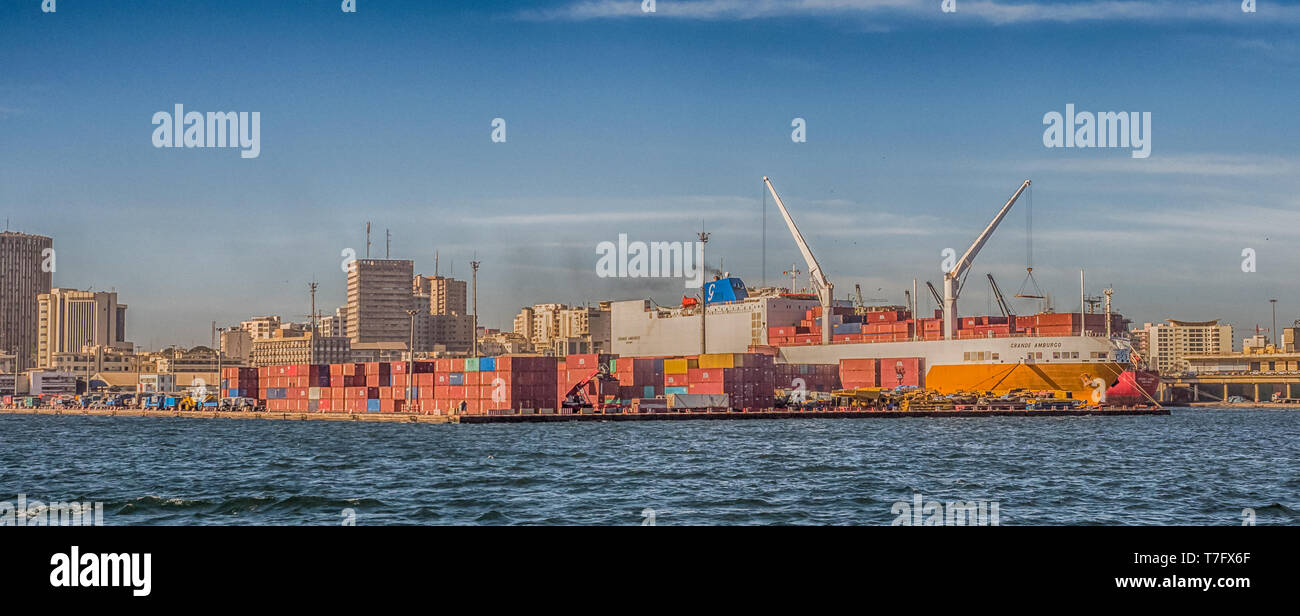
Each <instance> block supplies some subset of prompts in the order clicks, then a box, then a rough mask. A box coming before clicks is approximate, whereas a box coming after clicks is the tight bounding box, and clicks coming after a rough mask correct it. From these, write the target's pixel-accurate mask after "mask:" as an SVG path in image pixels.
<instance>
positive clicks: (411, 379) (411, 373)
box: [406, 308, 420, 408]
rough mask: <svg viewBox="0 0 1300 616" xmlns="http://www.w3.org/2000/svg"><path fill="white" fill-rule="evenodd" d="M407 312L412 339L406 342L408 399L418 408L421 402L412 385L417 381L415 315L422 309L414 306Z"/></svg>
mask: <svg viewBox="0 0 1300 616" xmlns="http://www.w3.org/2000/svg"><path fill="white" fill-rule="evenodd" d="M406 314H408V315H410V317H411V340H410V342H408V343H407V344H406V401H407V402H408V403H412V402H413V403H415V404H414V406H416V407H417V408H418V407H419V403H418V402H417V401H416V396H415V393H414V391H415V388H414V387H412V385H413V384H414V383H415V315H417V314H420V311H419V310H415V309H413V308H412V309H410V310H407V311H406Z"/></svg>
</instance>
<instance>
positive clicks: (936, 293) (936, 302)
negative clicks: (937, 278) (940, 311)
mask: <svg viewBox="0 0 1300 616" xmlns="http://www.w3.org/2000/svg"><path fill="white" fill-rule="evenodd" d="M925 286H926V288H928V289H930V295H932V296H934V305H936V306H943V298H942V297H939V291H937V290H936V289H935V288H934V285H933V284H930V281H929V280H927V281H925Z"/></svg>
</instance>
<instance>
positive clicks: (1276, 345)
mask: <svg viewBox="0 0 1300 616" xmlns="http://www.w3.org/2000/svg"><path fill="white" fill-rule="evenodd" d="M1268 303H1270V304H1272V305H1273V347H1274V348H1282V345H1281V344H1279V342H1280V341H1279V340H1278V337H1277V298H1273V299H1270V300H1268Z"/></svg>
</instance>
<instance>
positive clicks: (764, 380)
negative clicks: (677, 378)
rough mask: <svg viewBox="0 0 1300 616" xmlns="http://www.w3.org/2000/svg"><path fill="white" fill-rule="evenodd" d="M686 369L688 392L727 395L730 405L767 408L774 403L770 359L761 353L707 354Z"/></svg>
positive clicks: (771, 362) (745, 407)
mask: <svg viewBox="0 0 1300 616" xmlns="http://www.w3.org/2000/svg"><path fill="white" fill-rule="evenodd" d="M697 359H698V364H699V367H698V368H696V369H694V370H689V371H688V372H687V378H688V379H689V381H690V384H689V385H688V386H687V387H688V393H692V394H728V395H729V396H730V397H731V407H732V408H738V409H767V408H772V407H773V406H774V405H775V393H776V373H775V371H774V369H773V366H774V364H773V358H772V356H771V355H767V354H763V353H707V354H704V355H700V356H698V358H697Z"/></svg>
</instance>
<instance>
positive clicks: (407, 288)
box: [347, 259, 415, 345]
mask: <svg viewBox="0 0 1300 616" xmlns="http://www.w3.org/2000/svg"><path fill="white" fill-rule="evenodd" d="M414 277H415V263H414V262H413V261H409V260H400V259H357V260H355V261H352V262H351V263H350V264H349V265H348V311H347V319H348V338H350V339H351V340H352V344H353V345H356V344H358V343H365V342H393V341H399V342H406V341H407V340H408V339H409V338H410V333H411V317H410V315H408V314H407V313H406V311H407V310H409V309H410V307H411V302H412V297H413V293H412V292H411V280H412V279H413V278H414Z"/></svg>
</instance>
